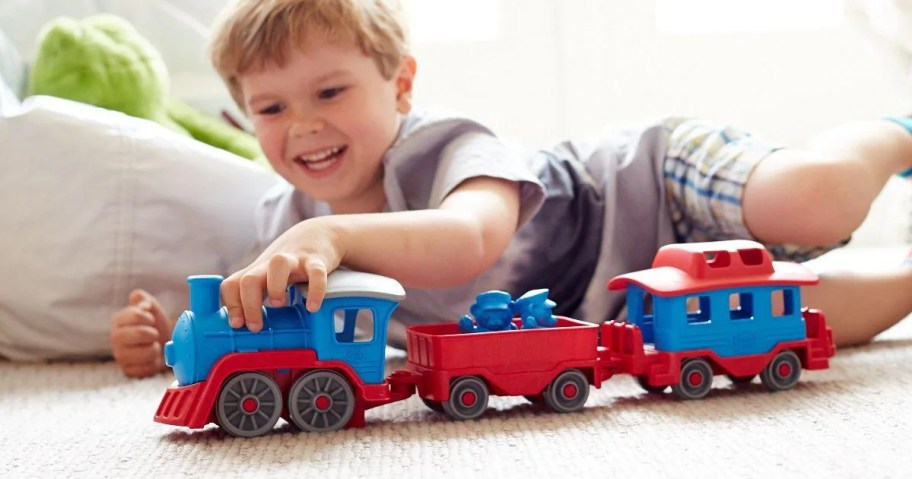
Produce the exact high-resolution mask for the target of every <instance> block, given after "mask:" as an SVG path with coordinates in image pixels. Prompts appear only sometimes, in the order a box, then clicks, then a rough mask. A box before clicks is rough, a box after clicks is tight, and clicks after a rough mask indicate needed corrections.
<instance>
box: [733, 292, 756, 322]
mask: <svg viewBox="0 0 912 479" xmlns="http://www.w3.org/2000/svg"><path fill="white" fill-rule="evenodd" d="M728 304H729V307H730V308H731V309H730V310H729V313H730V314H731V319H754V295H753V294H751V293H732V294H731V296H729V298H728Z"/></svg>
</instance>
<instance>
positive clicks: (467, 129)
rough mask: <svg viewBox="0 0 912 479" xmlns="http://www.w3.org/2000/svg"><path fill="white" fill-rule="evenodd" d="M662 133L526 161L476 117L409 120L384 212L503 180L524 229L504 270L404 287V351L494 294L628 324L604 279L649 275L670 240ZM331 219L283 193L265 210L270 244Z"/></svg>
mask: <svg viewBox="0 0 912 479" xmlns="http://www.w3.org/2000/svg"><path fill="white" fill-rule="evenodd" d="M662 128H663V127H662V126H661V124H659V123H656V124H654V125H652V126H646V127H639V128H631V129H626V130H620V131H616V132H614V133H611V134H606V135H603V136H601V137H599V138H596V139H592V140H575V141H567V142H563V143H560V144H558V145H555V146H554V147H551V148H548V149H544V150H539V151H535V152H523V151H520V150H519V149H517V148H514V147H512V146H510V145H508V144H507V143H505V142H503V141H501V140H500V139H498V138H497V137H496V136H495V135H494V134H493V133H492V132H491V131H490V130H488V129H487V128H485V127H484V126H482V125H480V124H479V123H477V122H474V121H472V120H468V119H465V118H461V117H458V116H454V115H446V114H442V113H437V112H434V113H431V112H426V111H416V112H413V113H411V114H409V115H408V116H407V117H406V118H405V119H404V121H403V124H402V126H401V128H400V131H399V135H398V137H397V139H396V141H395V142H394V143H393V146H392V147H390V149H389V150H388V151H387V153H386V155H385V157H384V159H383V165H384V189H385V192H386V197H387V210H388V211H408V210H421V209H429V208H436V207H438V206H439V205H440V203H441V202H442V201H443V199H444V198H445V197H446V196H447V195H448V194H449V193H450V192H451V191H452V190H453V189H454V188H455V187H456V186H458V185H459V184H460V183H462V182H463V181H465V180H467V179H469V178H474V177H479V176H487V177H495V178H502V179H506V180H509V181H515V182H518V183H520V200H521V201H520V227H519V229H518V230H517V232H516V234H515V235H514V238H513V240H512V242H511V243H510V245H509V246H508V248H507V249H506V251H505V252H504V253H503V255H502V256H501V257H500V258H499V259H498V260H497V262H496V263H495V264H494V265H493V266H491V267H490V268H489V269H488V270H487V271H485V272H484V273H483V274H481V275H480V276H478V277H477V278H475V279H474V280H472V281H470V282H469V283H466V284H463V285H461V286H458V287H452V288H426V289H418V288H406V299H405V300H404V301H403V302H402V303H401V305H400V307H399V309H397V310H396V313H395V314H394V319H395V321H394V322H393V323H394V324H392V325H391V326H390V341H391V342H392V343H393V344H398V345H401V344H403V343H404V327H405V326H408V325H412V324H419V323H431V322H442V321H455V320H457V319H458V318H459V317H460V316H461V315H463V314H467V313H468V311H469V306H470V305H471V304H472V302H473V301H474V298H475V295H476V294H478V293H480V292H483V291H488V290H492V289H499V290H503V291H507V292H509V293H511V294H512V295H513V296H514V297H518V296H519V295H521V294H522V293H524V292H526V291H528V290H531V289H538V288H549V289H550V290H551V291H550V296H549V297H550V298H551V299H552V300H554V301H555V302H556V303H557V307H556V308H555V313H556V314H562V315H568V316H572V317H575V318H579V319H585V320H588V321H593V322H602V321H605V320H607V319H614V318H619V317H623V314H624V297H623V295H622V294H619V293H615V292H612V293H609V292H608V291H607V289H606V284H607V282H608V280H609V279H611V278H612V277H613V276H615V275H617V274H622V273H626V272H629V271H634V270H639V269H645V268H648V267H649V266H650V264H651V262H652V258H653V256H654V254H655V252H656V250H657V249H658V248H659V247H660V246H662V245H664V244H668V243H671V242H673V239H674V235H673V229H672V225H671V219H670V215H669V213H668V210H667V207H666V206H665V200H664V195H665V192H664V187H663V183H662V161H663V158H664V154H665V142H666V136H667V135H665V134H664V132H663V130H662ZM327 214H331V211H330V209H329V206H328V205H327V204H326V203H323V202H320V201H315V200H313V199H311V198H308V197H307V196H305V195H304V194H302V193H301V192H299V191H296V190H295V189H294V188H293V187H292V186H290V185H288V184H287V183H285V184H282V185H279V186H277V187H276V188H275V189H273V190H272V191H271V192H269V193H268V194H267V195H266V196H265V198H264V200H263V202H262V203H261V207H260V209H259V213H258V218H259V219H258V223H259V232H258V233H259V236H260V239H261V242H262V245H263V246H264V247H265V245H268V244H269V242H271V241H272V240H273V239H275V238H276V237H278V236H279V235H280V234H282V233H283V232H284V231H285V230H287V229H288V228H290V227H291V226H293V225H294V224H296V223H298V222H300V221H303V220H305V219H307V218H312V217H315V216H321V215H327Z"/></svg>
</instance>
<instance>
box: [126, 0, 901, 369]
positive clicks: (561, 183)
mask: <svg viewBox="0 0 912 479" xmlns="http://www.w3.org/2000/svg"><path fill="white" fill-rule="evenodd" d="M212 55H213V61H214V64H215V67H216V69H217V70H218V71H219V73H220V74H221V75H222V77H223V79H224V80H225V81H226V84H227V85H228V88H229V90H230V91H231V93H232V95H233V97H234V99H235V101H237V103H238V104H239V105H240V106H241V108H242V109H243V110H244V111H246V112H247V114H248V115H249V116H250V118H251V120H252V121H253V124H254V127H255V130H256V134H257V138H258V140H259V141H260V144H261V146H262V147H263V151H264V152H265V154H266V156H267V158H268V159H269V161H270V163H271V164H272V166H273V167H274V169H275V170H276V172H278V173H279V174H280V175H281V176H283V177H284V178H285V179H286V180H287V181H288V183H289V184H288V185H283V187H282V188H279V189H277V190H275V191H273V192H272V193H271V194H269V195H267V197H266V198H265V199H264V201H263V204H262V205H261V213H262V224H261V230H260V235H261V238H262V239H263V240H264V244H267V243H268V242H270V241H271V244H269V246H268V247H266V248H265V251H263V253H262V254H261V255H260V256H259V257H258V258H257V259H256V260H255V261H253V262H252V263H251V264H250V265H248V266H246V267H244V268H243V269H241V270H240V271H238V272H236V273H234V274H233V275H231V276H229V277H228V278H227V279H226V280H225V281H224V283H223V284H222V299H223V302H224V303H225V305H226V306H227V308H228V312H229V318H230V319H229V321H230V323H231V326H233V327H241V326H242V325H246V326H247V327H248V328H249V329H250V330H251V331H259V330H260V329H261V328H262V317H261V312H260V311H261V309H260V308H261V306H262V304H263V297H264V293H265V295H266V298H267V301H268V302H269V303H271V304H273V305H279V304H283V303H284V299H285V298H284V292H285V288H286V286H287V285H288V284H289V283H293V282H301V281H307V282H309V284H310V287H309V290H310V292H311V294H310V295H309V297H308V298H307V304H306V306H307V308H308V310H310V311H315V310H316V309H318V308H319V306H320V303H321V301H322V297H323V293H324V291H325V285H326V276H327V274H328V273H329V272H331V271H333V270H334V269H336V268H338V267H340V266H345V267H348V268H351V269H356V270H362V271H370V272H374V273H379V274H383V275H387V276H391V277H393V278H396V279H398V280H399V281H400V282H402V283H403V284H404V285H405V286H406V289H407V298H406V300H405V301H403V303H402V304H401V306H400V308H399V309H398V310H397V312H396V315H395V316H396V319H397V321H396V322H394V323H393V326H391V330H390V338H391V340H392V341H393V342H394V343H395V342H399V343H401V342H402V338H403V327H404V325H409V324H414V323H418V322H429V321H452V320H455V318H458V317H459V316H460V315H462V314H464V313H465V312H466V311H467V310H468V307H469V305H470V304H471V302H472V300H473V298H474V295H475V294H477V293H478V292H481V291H486V290H490V289H502V290H506V291H508V292H510V293H512V294H513V295H514V296H516V295H518V294H521V293H522V292H524V291H527V290H530V289H537V288H549V289H550V290H551V296H550V297H551V299H553V300H554V301H555V302H556V303H557V308H556V310H555V314H565V315H569V316H573V317H576V318H581V319H586V320H589V321H594V322H601V321H604V320H606V319H612V318H617V317H623V314H624V312H623V304H624V303H623V296H622V295H620V294H616V293H608V292H607V291H606V290H605V284H606V282H607V280H608V279H610V278H611V277H613V276H614V275H617V274H620V273H624V272H628V271H633V270H638V269H644V268H647V267H649V265H650V263H651V261H652V258H653V256H654V254H655V251H656V250H657V249H658V248H659V247H660V246H662V245H664V244H668V243H671V242H680V241H708V240H717V239H729V238H735V237H740V238H754V239H757V240H759V241H761V242H763V243H765V244H767V246H768V247H769V248H770V249H771V251H772V252H773V253H774V255H776V256H778V257H780V258H785V259H791V260H805V259H809V258H811V257H813V256H816V255H819V254H821V253H823V252H825V251H827V250H828V249H830V248H832V247H835V246H838V245H842V244H844V243H845V241H846V238H847V237H848V236H849V235H850V234H851V232H852V231H853V230H854V229H855V228H856V227H857V226H858V225H859V224H860V223H861V221H862V220H863V218H864V216H865V215H866V213H867V211H868V208H869V207H870V204H871V201H872V200H873V198H874V197H875V196H876V194H877V193H878V192H879V191H880V189H881V188H882V187H883V185H884V183H885V182H886V181H887V179H888V178H889V177H890V176H891V175H893V174H894V173H897V172H901V171H904V170H906V169H908V168H910V167H912V134H910V133H909V131H907V130H906V129H905V128H904V127H903V126H902V125H901V124H899V123H895V122H889V121H874V122H867V123H859V124H856V125H849V126H845V127H842V128H840V129H837V130H835V131H832V132H829V133H827V134H824V135H822V136H821V137H819V138H818V139H817V140H815V141H814V142H813V143H812V145H811V146H810V147H809V148H808V149H806V150H788V149H778V148H774V147H771V146H769V145H766V144H763V143H762V142H759V141H757V140H755V139H753V138H752V137H750V136H749V135H747V134H746V133H743V132H740V131H737V130H733V129H729V128H719V127H716V126H713V125H709V124H705V123H702V122H699V121H696V120H687V119H666V120H663V121H660V122H657V123H656V124H652V125H646V126H643V127H640V128H636V129H631V130H627V131H621V132H616V133H613V134H609V135H606V136H604V137H602V138H598V139H595V140H592V141H568V142H565V143H562V144H560V145H557V146H556V147H554V148H551V149H549V150H543V151H538V152H535V153H532V154H527V155H523V154H520V153H518V152H516V151H514V150H512V149H510V148H508V147H507V146H506V145H505V144H504V143H503V142H501V141H500V140H498V139H497V138H496V137H495V136H494V135H493V134H492V133H491V132H490V131H489V130H488V129H487V128H485V127H484V126H482V125H480V124H478V123H476V122H473V121H471V120H468V119H464V118H459V117H455V116H443V115H435V114H430V113H426V112H419V111H416V110H413V109H412V105H411V91H412V83H413V80H414V77H415V71H416V63H415V60H414V59H413V58H412V57H411V56H410V55H409V54H408V51H407V50H406V40H405V32H404V27H403V25H402V23H401V22H400V20H399V18H398V16H397V12H396V11H395V10H394V9H393V8H392V7H391V6H389V5H388V4H387V3H385V2H384V1H382V0H337V1H328V0H322V1H321V0H268V1H260V0H240V1H239V2H237V3H236V4H234V5H232V6H230V7H228V9H227V10H226V12H225V13H224V15H223V17H222V19H221V23H220V26H219V27H218V29H217V30H216V32H215V35H214V40H213V49H212ZM818 245H827V246H823V247H819V246H818ZM821 276H822V279H821V283H820V284H819V285H817V286H815V287H813V288H807V289H806V290H805V300H806V303H807V304H808V305H810V306H812V307H817V308H820V309H822V310H823V311H825V312H826V313H827V318H828V321H829V323H830V325H831V326H832V327H833V330H834V333H835V338H836V341H837V343H839V344H841V345H846V344H855V343H860V342H864V341H867V340H870V339H871V338H872V337H873V336H874V335H875V334H877V333H879V332H880V331H883V330H884V329H886V328H887V327H889V326H890V325H892V324H894V323H895V322H896V321H899V320H900V319H901V318H902V317H904V316H905V315H907V314H908V313H909V312H910V311H912V295H909V294H907V293H908V291H909V288H910V286H912V268H908V267H903V268H898V269H897V270H896V271H895V272H892V273H885V274H878V275H858V274H851V273H833V274H823V275H821ZM883 298H886V299H883ZM172 324H173V320H171V319H169V318H167V316H166V315H165V313H164V312H163V311H162V310H161V308H160V307H159V306H158V305H157V302H156V301H155V299H154V298H152V297H151V296H150V295H148V294H147V293H145V292H143V291H135V292H133V293H132V294H131V297H130V306H128V307H127V308H124V309H123V310H122V311H120V312H119V313H118V314H117V315H115V317H114V324H113V329H112V334H111V337H112V344H113V347H114V355H115V358H116V359H117V361H118V362H119V363H120V364H121V366H122V368H123V369H124V372H125V373H127V374H128V375H131V376H144V375H148V374H153V373H154V372H156V371H158V370H159V369H161V367H162V364H161V346H162V344H163V342H164V341H165V340H166V338H167V337H169V336H170V330H171V328H172V327H173V326H171V325H172Z"/></svg>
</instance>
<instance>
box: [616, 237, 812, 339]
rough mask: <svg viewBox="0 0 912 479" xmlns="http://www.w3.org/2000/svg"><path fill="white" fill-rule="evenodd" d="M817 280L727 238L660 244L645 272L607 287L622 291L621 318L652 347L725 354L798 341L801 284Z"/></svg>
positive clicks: (801, 326)
mask: <svg viewBox="0 0 912 479" xmlns="http://www.w3.org/2000/svg"><path fill="white" fill-rule="evenodd" d="M721 244H724V245H725V246H726V248H725V249H719V246H720V245H721ZM817 281H818V279H817V276H816V275H814V274H813V273H812V272H810V271H809V270H807V269H806V268H804V267H803V266H801V265H799V264H795V263H785V262H773V261H772V259H771V257H770V255H769V253H768V252H767V251H766V249H764V248H763V246H762V245H760V244H759V243H756V242H753V241H729V242H725V243H690V244H676V245H669V246H666V247H664V248H662V249H661V250H659V252H658V254H657V255H656V257H655V260H654V262H653V267H652V269H648V270H644V271H637V272H634V273H630V274H625V275H621V276H618V277H617V278H615V279H613V280H612V281H611V282H610V283H609V288H610V289H612V290H617V289H622V288H627V293H626V294H627V317H628V321H629V322H631V323H633V324H635V325H637V326H639V328H640V330H641V331H642V335H643V342H644V343H652V344H654V346H655V349H656V350H659V351H692V350H698V349H706V350H711V351H713V352H714V353H716V354H717V355H719V356H721V357H732V356H742V355H751V354H760V353H766V352H769V351H771V350H772V349H773V348H774V347H776V345H777V344H780V343H781V342H783V341H792V340H801V339H804V338H805V337H806V328H805V323H804V320H803V318H802V314H801V288H800V287H801V286H802V285H810V284H815V283H817Z"/></svg>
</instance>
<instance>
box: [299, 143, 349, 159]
mask: <svg viewBox="0 0 912 479" xmlns="http://www.w3.org/2000/svg"><path fill="white" fill-rule="evenodd" d="M342 148H343V147H342V146H334V147H332V148H327V149H325V150H320V151H317V152H314V153H310V154H307V155H301V156H299V157H298V160H300V161H303V162H305V163H313V162H317V161H323V160H325V159H326V158H328V157H330V156H332V155H335V154H337V153H339V152H340V151H342Z"/></svg>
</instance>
